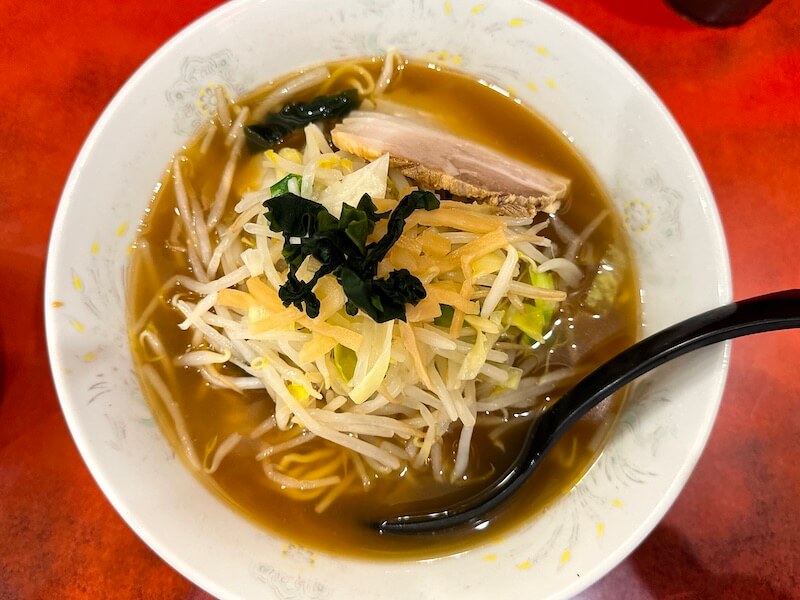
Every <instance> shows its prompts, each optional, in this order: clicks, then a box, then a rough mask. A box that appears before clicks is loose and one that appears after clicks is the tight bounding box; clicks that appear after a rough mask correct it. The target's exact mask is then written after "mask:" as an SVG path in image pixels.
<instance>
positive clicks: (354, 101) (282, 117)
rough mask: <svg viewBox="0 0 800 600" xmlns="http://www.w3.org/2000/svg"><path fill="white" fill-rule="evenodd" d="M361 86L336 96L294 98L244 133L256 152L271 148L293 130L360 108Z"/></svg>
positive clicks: (344, 114)
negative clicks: (306, 98)
mask: <svg viewBox="0 0 800 600" xmlns="http://www.w3.org/2000/svg"><path fill="white" fill-rule="evenodd" d="M360 102H361V99H360V97H359V95H358V90H355V89H350V90H345V91H343V92H341V93H340V94H335V95H332V96H317V97H316V98H314V99H313V100H311V101H309V102H290V103H289V104H287V105H285V106H284V107H283V108H282V109H281V110H280V111H279V112H273V113H269V114H268V115H267V117H266V119H264V122H263V123H261V124H256V125H247V126H245V128H244V135H245V137H246V138H247V145H248V146H249V147H250V150H252V151H253V152H263V151H264V150H269V149H270V148H273V147H274V146H276V145H277V144H280V143H281V142H282V141H283V139H284V138H285V137H286V136H287V135H289V134H290V133H291V132H293V131H295V130H297V129H302V128H303V127H305V126H306V125H308V124H310V123H314V122H316V121H322V120H325V119H341V118H342V117H345V116H347V115H348V114H349V113H350V111H351V110H353V109H355V108H358V105H359V103H360Z"/></svg>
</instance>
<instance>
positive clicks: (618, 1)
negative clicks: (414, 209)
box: [0, 0, 800, 599]
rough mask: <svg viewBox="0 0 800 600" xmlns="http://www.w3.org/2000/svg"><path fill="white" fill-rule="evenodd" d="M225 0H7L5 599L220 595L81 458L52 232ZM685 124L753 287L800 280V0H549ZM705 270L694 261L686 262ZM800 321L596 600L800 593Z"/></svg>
mask: <svg viewBox="0 0 800 600" xmlns="http://www.w3.org/2000/svg"><path fill="white" fill-rule="evenodd" d="M216 4H218V2H215V1H213V0H194V1H193V2H191V3H188V2H187V3H184V5H178V4H177V3H174V4H170V3H166V2H163V1H160V0H138V1H137V2H114V3H112V2H109V1H108V0H106V1H102V0H83V1H82V2H76V3H59V4H56V3H55V2H21V1H17V2H14V1H11V0H0V15H2V19H3V22H4V26H3V30H2V34H0V49H1V51H0V69H1V70H0V73H2V76H0V107H2V109H1V110H0V157H2V160H0V292H2V294H0V298H1V299H2V300H0V306H2V311H0V340H2V346H1V347H0V349H1V350H2V354H0V357H1V358H2V362H1V363H0V365H2V368H3V374H2V377H0V381H1V382H2V383H0V394H1V395H0V598H3V599H6V598H87V597H91V598H106V597H115V598H207V597H208V596H207V595H206V594H205V593H204V592H203V591H201V590H199V589H198V588H197V587H195V586H194V585H192V584H191V583H190V582H189V581H187V580H186V579H184V578H183V577H182V576H181V575H179V574H178V573H176V572H175V571H173V570H172V569H171V568H170V567H169V566H167V565H166V564H165V563H164V562H163V561H161V560H160V559H159V558H158V557H157V556H156V555H155V554H154V553H153V552H152V551H151V550H150V549H149V548H148V547H147V546H145V545H144V543H142V542H141V541H140V540H139V539H138V538H137V537H136V536H135V535H134V534H133V533H132V532H131V530H130V529H128V527H127V526H126V525H125V523H124V522H123V521H122V519H121V518H120V517H119V516H118V515H117V513H116V512H115V511H114V509H113V508H112V507H111V505H110V504H109V503H108V502H107V501H106V499H105V498H104V497H103V495H102V494H101V493H100V490H99V489H98V487H97V485H96V484H95V483H94V481H93V480H92V478H91V476H90V475H89V472H88V471H87V469H86V467H85V466H84V464H83V462H82V461H81V458H80V456H79V455H78V452H77V450H76V448H75V445H74V443H73V442H72V439H71V438H70V435H69V432H68V431H67V428H66V426H65V422H64V419H63V417H62V415H61V411H60V409H59V406H58V400H57V398H56V394H55V391H54V389H53V384H52V382H51V379H50V375H49V371H48V363H47V357H46V352H45V337H44V329H43V320H42V314H43V306H42V279H43V274H44V265H45V256H46V252H47V241H48V236H49V232H50V227H51V223H52V220H53V216H54V213H55V210H56V205H57V203H58V198H59V195H60V193H61V189H62V186H63V185H64V181H65V180H66V177H67V174H68V172H69V169H70V167H71V164H72V161H73V160H74V158H75V156H76V154H77V152H78V149H79V148H80V146H81V144H82V143H83V140H84V138H85V137H86V135H87V134H88V133H89V130H90V128H91V126H92V124H93V123H94V122H95V120H96V119H97V118H98V116H99V115H100V113H101V111H102V110H103V108H104V107H105V105H106V103H107V102H108V101H109V100H110V99H111V97H112V95H113V94H114V93H115V92H116V90H117V89H118V88H119V87H120V86H121V85H122V84H123V83H124V81H125V80H126V79H127V78H128V77H129V76H130V75H131V74H132V73H133V71H134V70H135V69H136V68H137V67H138V66H139V65H140V64H141V63H142V62H143V61H144V60H145V59H146V58H147V57H148V56H149V55H150V54H151V53H152V52H153V51H154V50H156V49H157V48H158V47H159V46H160V45H161V44H162V43H163V42H164V41H166V40H167V39H168V38H169V37H170V36H172V35H173V34H174V33H175V32H177V31H178V30H179V29H181V28H182V27H184V26H185V25H186V24H188V23H189V22H191V21H192V20H194V19H195V18H197V17H198V16H200V15H201V14H203V13H205V12H207V11H208V10H210V9H212V8H213V7H214V6H215V5H216ZM552 4H554V5H555V6H556V7H557V8H560V9H561V10H563V11H565V12H566V13H567V14H569V15H570V16H572V17H574V18H575V19H576V20H577V21H579V22H580V23H582V24H584V25H585V26H587V27H588V28H589V29H591V30H592V31H594V32H595V33H597V34H598V35H599V36H600V37H601V38H603V39H604V40H606V41H607V42H608V43H609V44H610V45H611V46H612V47H613V48H615V49H616V50H617V51H618V52H619V53H620V54H621V55H622V56H623V57H624V58H625V59H627V60H628V61H629V62H630V63H631V64H632V65H633V67H634V68H636V69H637V70H638V71H639V72H640V73H641V74H642V76H643V77H644V78H645V79H646V80H647V81H648V83H649V84H650V85H651V86H652V87H653V88H654V89H655V91H656V92H657V93H658V94H659V95H660V96H661V98H662V99H663V101H664V102H665V103H666V105H667V107H668V108H669V109H670V110H671V111H672V113H673V115H674V116H675V118H676V119H677V121H678V123H679V124H680V125H681V127H682V128H683V130H684V131H685V132H686V134H687V136H688V137H689V140H690V141H691V143H692V145H693V147H694V148H695V150H696V152H697V154H698V156H699V158H700V161H701V163H702V164H703V167H704V168H705V170H706V173H707V174H708V178H709V180H710V182H711V187H712V188H713V190H714V193H715V195H716V198H717V204H718V206H719V209H720V213H721V215H722V222H723V224H724V227H725V233H726V236H727V239H728V244H729V248H730V254H731V262H732V266H733V279H734V285H735V294H736V296H737V297H746V296H749V295H756V294H758V293H762V292H767V291H770V290H775V289H779V288H788V287H792V286H799V285H800V252H798V240H797V236H798V232H800V6H799V5H798V4H797V3H796V2H792V0H775V1H774V2H773V3H772V4H770V5H769V6H768V7H767V8H766V9H765V10H764V11H763V12H762V13H761V14H759V15H758V16H757V17H756V18H755V19H754V20H752V21H751V22H749V23H748V24H746V25H745V26H743V27H739V28H733V29H728V30H713V29H704V28H701V27H698V26H696V25H693V24H690V23H689V22H687V21H684V20H682V19H681V18H679V17H677V16H676V15H674V14H672V13H671V12H670V11H669V10H668V9H667V8H666V7H665V6H664V5H663V4H662V2H661V0H633V1H625V0H580V1H578V0H553V2H552ZM678 268H691V265H685V266H678ZM798 357H800V333H798V332H792V331H789V332H782V333H774V334H768V335H763V336H759V337H756V338H747V339H743V340H739V341H737V342H735V345H734V352H733V359H732V364H731V371H730V377H729V379H728V385H727V388H726V391H725V396H724V400H723V402H722V408H721V410H720V414H719V418H718V420H717V423H716V425H715V427H714V431H713V433H712V435H711V439H710V440H709V443H708V447H707V448H706V450H705V453H704V454H703V456H702V458H701V460H700V462H699V464H698V466H697V469H696V470H695V472H694V474H693V475H692V477H691V479H690V480H689V483H688V485H687V486H686V488H685V490H684V491H683V493H682V494H681V496H680V497H679V498H678V500H677V502H676V503H675V505H674V506H673V508H672V509H671V510H670V511H669V513H668V514H667V516H666V517H665V518H664V520H663V521H662V522H661V524H660V525H659V526H658V527H657V528H656V529H655V531H654V532H653V533H652V534H651V535H650V537H648V538H647V539H646V540H645V542H644V543H643V544H642V545H641V546H640V547H639V548H638V549H637V550H636V551H635V552H634V553H633V554H632V555H631V556H630V557H629V558H628V559H627V560H626V561H625V562H623V563H622V564H621V565H620V566H619V567H617V568H616V569H615V570H614V571H612V572H611V573H610V574H609V575H608V576H606V577H605V578H604V579H603V580H601V581H600V582H599V583H598V584H596V585H595V586H593V587H592V588H591V589H590V590H588V591H587V592H585V593H584V594H583V595H582V596H581V597H582V598H585V599H601V598H602V599H606V598H609V599H612V598H613V599H624V598H676V599H677V598H680V599H689V598H726V599H728V598H748V599H749V598H800V549H799V548H800V545H799V543H800V535H799V534H798V531H800V506H798V504H800V503H799V502H798V501H799V500H800V378H798V376H797V374H798V367H800V359H799V358H798Z"/></svg>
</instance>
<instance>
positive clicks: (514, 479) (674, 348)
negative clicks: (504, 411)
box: [378, 289, 800, 533]
mask: <svg viewBox="0 0 800 600" xmlns="http://www.w3.org/2000/svg"><path fill="white" fill-rule="evenodd" d="M799 327H800V289H795V290H785V291H781V292H775V293H772V294H767V295H764V296H758V297H755V298H750V299H747V300H741V301H739V302H733V303H731V304H726V305H725V306H720V307H719V308H714V309H712V310H709V311H707V312H704V313H702V314H699V315H697V316H694V317H690V318H689V319H686V320H685V321H681V322H679V323H676V324H675V325H672V326H670V327H667V328H666V329H663V330H661V331H659V332H658V333H655V334H653V335H651V336H649V337H646V338H645V339H643V340H641V341H640V342H638V343H636V344H634V345H633V346H631V347H630V348H628V349H627V350H624V351H623V352H621V353H620V354H618V355H617V356H615V357H614V358H612V359H611V360H609V361H608V362H606V363H605V364H603V365H602V366H601V367H599V368H598V369H596V370H594V371H593V372H592V373H590V374H589V375H588V376H586V377H585V378H584V379H582V380H581V381H580V382H578V384H577V385H575V387H573V388H572V389H571V390H570V391H568V392H567V393H566V394H564V396H562V397H561V398H560V399H559V400H558V401H557V402H555V403H553V405H552V406H551V407H550V408H549V409H548V410H547V411H545V412H544V413H543V414H542V416H541V417H540V418H539V420H538V421H537V423H536V424H535V425H534V430H533V432H532V434H531V435H529V436H528V437H527V438H526V441H525V444H524V446H523V448H522V450H521V452H520V455H519V458H518V459H517V461H516V462H515V464H514V466H513V467H511V468H510V469H509V470H508V471H506V472H505V473H504V474H503V475H502V477H500V479H499V480H497V481H496V482H495V483H494V484H493V485H492V486H491V487H490V488H487V489H486V490H484V491H483V492H480V493H479V494H477V495H476V496H473V497H472V498H470V499H468V500H466V501H465V502H464V503H463V504H460V505H458V506H455V507H451V508H447V509H445V510H442V511H440V512H438V513H430V514H425V515H408V516H402V517H395V518H393V519H388V520H386V521H384V522H383V523H381V524H380V525H379V526H378V528H379V529H380V530H381V531H386V532H392V533H436V532H438V531H441V530H444V529H449V528H452V527H456V526H458V525H462V524H464V523H468V522H471V523H477V522H480V521H484V520H486V515H487V513H488V512H489V511H491V510H492V509H494V508H495V507H497V506H498V505H499V504H501V503H502V502H504V501H505V500H506V499H507V498H508V497H509V496H511V495H512V494H513V493H514V492H515V491H516V490H517V489H519V487H520V486H521V485H522V484H523V483H524V482H525V481H526V480H527V479H528V477H530V475H531V473H533V471H534V470H535V469H536V467H537V466H538V465H539V463H540V461H541V458H542V457H543V456H544V455H545V454H546V453H547V451H548V450H550V448H552V447H553V445H554V444H555V443H556V442H557V441H558V439H559V438H560V437H561V436H562V435H563V434H564V433H565V432H566V431H567V430H568V429H569V428H570V427H571V426H572V425H573V424H574V423H575V421H577V420H578V419H580V418H581V417H582V416H583V415H585V414H586V413H587V412H589V411H590V410H591V409H592V408H594V407H595V406H597V405H598V404H599V403H600V402H602V401H603V400H604V399H606V398H607V397H608V396H610V395H611V394H613V393H614V392H616V391H617V390H619V389H620V388H621V387H623V386H625V385H626V384H628V383H630V382H631V381H633V380H634V379H636V378H637V377H640V376H642V375H644V374H645V373H648V372H649V371H651V370H653V369H655V368H656V367H658V366H660V365H662V364H664V363H665V362H668V361H670V360H672V359H674V358H678V357H679V356H682V355H684V354H686V353H687V352H691V351H693V350H697V349H699V348H703V347H705V346H709V345H711V344H715V343H717V342H721V341H723V340H730V339H733V338H737V337H741V336H744V335H751V334H754V333H763V332H766V331H775V330H779V329H792V328H799Z"/></svg>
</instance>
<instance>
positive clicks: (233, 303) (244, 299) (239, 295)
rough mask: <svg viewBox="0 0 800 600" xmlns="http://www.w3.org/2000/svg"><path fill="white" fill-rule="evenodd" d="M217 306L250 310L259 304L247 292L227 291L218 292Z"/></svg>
mask: <svg viewBox="0 0 800 600" xmlns="http://www.w3.org/2000/svg"><path fill="white" fill-rule="evenodd" d="M217 304H219V305H220V306H227V307H228V308H238V309H239V310H248V309H249V308H250V307H251V306H254V305H255V304H257V302H256V299H255V298H253V297H252V296H251V295H250V294H248V293H247V292H241V291H239V290H231V289H225V290H220V291H219V292H217Z"/></svg>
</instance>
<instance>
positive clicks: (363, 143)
mask: <svg viewBox="0 0 800 600" xmlns="http://www.w3.org/2000/svg"><path fill="white" fill-rule="evenodd" d="M331 136H332V138H333V143H334V144H336V146H337V147H338V148H339V149H341V150H345V151H347V152H350V153H352V154H355V155H357V156H360V157H362V158H365V159H367V160H375V159H376V158H378V157H380V156H382V155H384V154H386V153H388V154H389V157H390V165H391V166H392V167H395V168H397V169H399V170H400V172H401V173H403V175H405V176H406V177H409V178H410V179H413V180H415V181H416V182H417V183H419V184H420V185H421V186H422V187H424V188H428V189H433V190H447V191H449V192H451V193H452V194H453V195H455V196H461V197H465V198H472V199H475V200H478V201H479V202H482V203H486V204H491V205H494V206H497V207H498V208H499V212H500V214H506V215H519V216H533V215H534V214H536V213H537V212H538V211H545V212H549V213H552V212H555V211H556V210H558V208H559V206H560V204H561V199H562V198H563V197H564V196H565V195H566V193H567V190H568V188H569V180H568V179H566V178H564V177H561V176H559V175H556V174H554V173H549V172H547V171H544V170H542V169H538V168H536V167H533V166H531V165H527V164H525V163H523V162H520V161H518V160H515V159H513V158H510V157H509V156H506V155H505V154H502V153H500V152H497V151H496V150H492V149H491V148H487V147H486V146H484V145H482V144H479V143H477V142H473V141H471V140H467V139H464V138H460V137H458V136H455V135H453V134H452V133H448V132H447V131H444V130H443V129H440V128H438V127H436V126H433V125H431V124H430V123H427V122H426V123H423V122H420V121H417V120H414V119H413V118H409V117H408V116H404V117H399V116H395V115H391V114H387V113H383V112H377V111H364V110H358V111H354V112H352V113H350V116H348V117H347V118H345V119H344V120H343V121H342V122H341V123H340V124H338V125H337V126H336V127H334V129H333V131H332V132H331Z"/></svg>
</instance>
